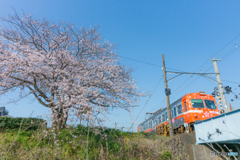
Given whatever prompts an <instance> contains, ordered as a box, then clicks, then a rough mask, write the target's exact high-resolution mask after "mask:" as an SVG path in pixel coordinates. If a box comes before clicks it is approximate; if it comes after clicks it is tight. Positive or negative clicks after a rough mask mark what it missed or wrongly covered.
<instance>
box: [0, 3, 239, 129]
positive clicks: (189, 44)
mask: <svg viewBox="0 0 240 160" xmlns="http://www.w3.org/2000/svg"><path fill="white" fill-rule="evenodd" d="M239 6H240V1H237V0H232V1H225V0H211V1H207V0H203V1H190V0H189V1H187V0H182V1H179V0H173V1H163V0H162V1H160V0H151V1H150V0H149V1H146V0H131V1H129V0H34V1H33V0H21V1H19V0H7V1H6V0H0V16H6V15H8V14H12V13H13V12H14V10H13V8H14V9H15V10H16V11H17V12H18V13H20V12H21V7H22V9H23V10H24V11H25V12H26V13H29V12H31V13H32V15H34V16H35V17H37V18H41V17H42V16H43V17H45V18H46V19H50V20H52V21H58V20H62V21H69V22H73V23H74V24H75V25H77V26H84V27H89V26H90V25H91V26H94V25H95V26H101V27H100V33H101V34H102V37H103V38H104V39H106V40H109V41H110V42H111V43H114V44H117V45H118V50H117V53H118V55H119V56H122V57H127V58H131V59H135V60H138V61H144V62H148V63H151V64H155V65H159V66H161V65H162V59H161V54H164V56H165V61H166V67H167V68H168V69H167V70H172V71H173V69H175V70H180V71H186V72H201V71H202V72H205V71H206V70H208V69H209V68H210V69H209V70H208V72H214V69H213V65H212V61H210V60H209V58H217V59H220V58H222V61H221V62H219V63H218V67H219V71H220V75H221V78H222V80H225V81H223V85H224V86H230V87H232V90H233V92H234V93H236V94H238V93H239V92H240V87H239V86H238V85H239V84H240V74H239V68H240V63H239V60H240V52H239V49H238V50H237V47H236V46H235V44H237V46H238V48H240V10H239ZM120 61H121V62H122V63H124V64H125V65H126V66H127V67H133V68H134V69H135V70H134V72H133V74H132V75H133V78H134V79H135V80H136V81H137V86H138V87H139V89H140V90H148V91H149V92H150V93H152V92H153V90H154V88H155V87H156V85H157V84H158V82H159V80H160V79H161V77H162V75H163V72H162V70H161V67H157V66H153V65H148V64H144V63H140V62H136V61H131V60H128V59H124V58H122V59H121V60H120ZM170 68H172V69H170ZM200 70H201V71H200ZM173 76H174V75H168V78H171V77H173ZM211 77H212V78H215V77H214V76H211ZM227 81H232V82H237V83H230V82H227ZM216 86H217V84H216V83H215V82H213V81H210V80H207V79H205V78H202V77H200V78H198V76H193V77H191V76H190V75H182V76H180V77H178V78H176V79H174V80H172V81H170V82H169V88H171V90H172V95H171V96H170V102H173V101H175V100H177V99H178V98H180V97H181V96H183V95H185V94H187V93H191V92H199V91H205V92H206V93H207V94H211V93H212V92H213V88H214V87H216ZM8 96H9V97H12V96H17V95H16V94H15V93H10V94H9V95H8ZM226 97H227V102H228V103H229V102H231V103H232V106H233V107H235V108H240V104H239V102H240V100H236V99H234V94H230V95H226ZM147 99H148V97H144V98H141V99H140V103H139V107H138V108H135V109H133V110H132V113H131V114H130V115H129V114H128V112H126V111H122V110H115V111H113V112H112V114H110V115H109V120H111V121H107V122H106V126H107V127H114V123H115V122H117V126H118V127H122V126H123V127H125V128H126V129H127V128H128V127H130V126H131V123H132V122H133V121H134V120H135V119H136V117H137V116H138V115H139V113H140V111H141V110H142V109H143V110H142V112H141V114H140V115H139V117H138V119H137V121H136V123H135V125H134V131H136V129H137V125H138V124H139V123H141V122H142V121H143V120H144V119H145V118H146V115H145V113H146V112H154V111H156V110H158V109H160V108H162V107H166V101H165V94H164V83H163V80H162V81H161V82H160V84H159V85H158V87H157V89H156V91H155V92H154V94H153V95H152V97H151V98H150V100H149V102H148V104H147V105H146V106H145V108H143V107H144V104H145V103H146V101H147ZM231 99H234V101H231ZM5 100H6V97H4V98H1V102H4V101H5ZM30 102H31V100H29V99H25V100H22V101H20V102H18V103H17V104H7V105H5V106H6V107H7V109H8V110H9V111H10V115H12V116H13V117H28V116H29V115H30V114H31V112H32V111H34V113H33V115H32V116H33V117H36V116H39V115H43V114H48V112H47V108H45V107H43V106H41V105H40V104H38V103H37V101H35V102H32V103H30Z"/></svg>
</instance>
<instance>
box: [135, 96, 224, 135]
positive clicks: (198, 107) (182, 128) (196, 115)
mask: <svg viewBox="0 0 240 160" xmlns="http://www.w3.org/2000/svg"><path fill="white" fill-rule="evenodd" d="M170 108H171V115H172V124H173V129H174V133H175V134H178V133H184V132H190V133H194V125H193V124H194V123H195V122H196V121H201V120H205V119H208V118H211V117H214V116H217V115H219V114H220V110H219V109H218V107H217V104H216V101H215V98H214V97H213V96H212V95H208V94H205V93H204V92H198V93H188V94H186V95H185V96H183V97H181V98H180V99H178V100H177V101H175V102H174V103H172V104H171V105H170ZM138 132H156V134H164V135H168V134H169V127H168V114H167V107H166V108H163V109H161V110H159V111H157V112H156V113H154V114H153V116H152V117H150V118H148V119H147V120H145V121H144V122H142V123H141V124H140V125H139V126H138Z"/></svg>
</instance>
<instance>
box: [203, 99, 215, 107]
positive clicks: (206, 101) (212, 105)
mask: <svg viewBox="0 0 240 160" xmlns="http://www.w3.org/2000/svg"><path fill="white" fill-rule="evenodd" d="M205 104H206V107H207V108H208V109H216V105H215V102H214V101H211V100H205Z"/></svg>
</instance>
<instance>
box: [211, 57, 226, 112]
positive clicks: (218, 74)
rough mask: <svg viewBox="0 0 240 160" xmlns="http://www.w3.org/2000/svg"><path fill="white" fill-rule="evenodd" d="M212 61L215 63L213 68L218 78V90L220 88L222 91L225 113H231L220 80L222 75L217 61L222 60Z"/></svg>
mask: <svg viewBox="0 0 240 160" xmlns="http://www.w3.org/2000/svg"><path fill="white" fill-rule="evenodd" d="M210 60H212V61H213V67H214V70H215V73H216V77H217V82H218V88H219V91H220V94H221V100H222V105H223V108H224V112H225V113H227V112H229V110H228V106H227V101H226V98H225V95H224V91H223V85H222V81H221V78H220V73H219V70H218V66H217V61H221V60H220V59H218V60H217V59H215V58H213V59H210Z"/></svg>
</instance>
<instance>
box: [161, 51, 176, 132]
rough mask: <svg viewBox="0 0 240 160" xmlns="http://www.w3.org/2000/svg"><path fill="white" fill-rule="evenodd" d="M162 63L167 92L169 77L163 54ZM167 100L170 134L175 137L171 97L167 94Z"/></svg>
mask: <svg viewBox="0 0 240 160" xmlns="http://www.w3.org/2000/svg"><path fill="white" fill-rule="evenodd" d="M162 63H163V75H164V83H165V90H167V89H168V85H167V75H166V68H165V61H164V55H163V54H162ZM166 100H167V113H168V125H169V134H170V136H173V127H172V115H171V109H170V100H169V95H168V94H166Z"/></svg>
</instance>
